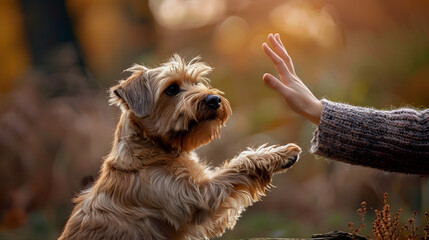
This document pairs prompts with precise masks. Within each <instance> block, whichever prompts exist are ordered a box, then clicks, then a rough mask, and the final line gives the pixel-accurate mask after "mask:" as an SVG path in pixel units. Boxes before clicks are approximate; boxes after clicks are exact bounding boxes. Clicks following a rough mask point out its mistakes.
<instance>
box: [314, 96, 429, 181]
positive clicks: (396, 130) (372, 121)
mask: <svg viewBox="0 0 429 240" xmlns="http://www.w3.org/2000/svg"><path fill="white" fill-rule="evenodd" d="M322 102H323V110H322V115H321V119H320V124H319V126H318V128H317V129H316V131H315V132H314V136H313V139H312V146H311V152H312V153H315V154H318V155H321V156H324V157H327V158H331V159H335V160H339V161H343V162H347V163H350V164H356V165H362V166H368V167H373V168H378V169H382V170H386V171H392V172H402V173H409V174H422V175H427V174H429V109H426V110H423V111H416V110H413V109H406V108H403V109H397V110H393V111H379V110H374V109H370V108H363V107H355V106H350V105H346V104H341V103H334V102H331V101H328V100H325V99H324V100H322Z"/></svg>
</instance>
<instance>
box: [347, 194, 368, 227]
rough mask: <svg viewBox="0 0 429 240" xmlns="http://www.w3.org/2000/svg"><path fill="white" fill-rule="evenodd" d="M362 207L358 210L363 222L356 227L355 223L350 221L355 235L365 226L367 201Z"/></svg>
mask: <svg viewBox="0 0 429 240" xmlns="http://www.w3.org/2000/svg"><path fill="white" fill-rule="evenodd" d="M360 205H361V208H359V209H358V210H356V212H357V214H359V216H360V217H361V223H360V225H359V227H358V228H356V229H354V224H353V223H352V222H349V229H350V231H351V233H352V234H353V235H357V234H358V233H359V231H360V230H362V228H364V227H365V214H366V212H367V211H366V202H365V201H363V202H362V203H361V204H360Z"/></svg>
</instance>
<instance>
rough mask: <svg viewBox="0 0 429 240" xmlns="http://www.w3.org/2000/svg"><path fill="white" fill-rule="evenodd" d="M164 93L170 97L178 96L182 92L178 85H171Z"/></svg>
mask: <svg viewBox="0 0 429 240" xmlns="http://www.w3.org/2000/svg"><path fill="white" fill-rule="evenodd" d="M164 92H165V93H166V94H167V95H169V96H174V95H177V94H178V93H179V92H180V88H179V85H177V84H176V83H174V84H171V85H170V86H168V88H167V89H165V91H164Z"/></svg>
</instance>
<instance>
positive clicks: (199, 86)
mask: <svg viewBox="0 0 429 240" xmlns="http://www.w3.org/2000/svg"><path fill="white" fill-rule="evenodd" d="M198 60H199V58H194V59H193V60H192V61H190V62H189V63H186V62H185V61H184V60H183V59H182V58H181V57H179V56H178V55H173V57H172V58H171V59H170V60H169V61H168V62H166V63H164V64H162V65H161V66H159V67H156V68H147V67H144V66H141V65H134V66H133V67H131V68H129V69H127V70H126V71H128V72H131V76H130V77H129V78H128V79H127V80H123V81H120V82H119V84H118V85H116V86H114V87H112V88H111V89H110V96H111V98H110V101H111V103H112V104H116V105H118V106H119V107H120V108H121V109H122V111H123V113H128V115H129V120H130V121H133V122H134V124H133V125H134V126H135V127H137V128H140V129H139V130H141V132H142V133H143V134H145V137H147V138H150V139H151V140H152V141H155V142H157V143H159V144H161V145H162V146H163V147H165V148H168V149H172V150H184V151H191V150H193V149H195V148H198V147H199V146H201V145H203V144H206V143H208V142H210V141H211V140H212V139H213V138H216V137H218V136H219V131H220V128H221V127H222V126H223V125H224V123H225V121H226V120H227V119H228V117H229V115H230V113H231V108H230V106H229V103H228V101H227V100H226V99H225V98H224V97H223V96H222V95H223V93H222V92H221V91H219V90H218V89H215V88H211V87H210V85H209V80H208V79H207V78H206V76H207V74H208V73H210V72H211V70H212V68H211V67H209V66H207V65H206V64H204V63H202V62H198Z"/></svg>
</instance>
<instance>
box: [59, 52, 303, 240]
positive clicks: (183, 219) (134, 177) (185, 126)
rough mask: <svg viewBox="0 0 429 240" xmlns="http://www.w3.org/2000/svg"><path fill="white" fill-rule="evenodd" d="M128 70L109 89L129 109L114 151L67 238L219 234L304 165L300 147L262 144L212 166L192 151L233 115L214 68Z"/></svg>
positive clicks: (177, 63) (173, 64)
mask: <svg viewBox="0 0 429 240" xmlns="http://www.w3.org/2000/svg"><path fill="white" fill-rule="evenodd" d="M126 71H128V72H130V73H131V75H130V77H129V78H128V79H126V80H125V81H120V82H119V84H118V85H116V86H114V87H112V88H111V89H110V102H111V104H114V105H117V106H119V107H120V108H121V110H122V114H121V117H120V120H119V123H118V125H117V128H116V131H115V135H114V141H113V145H112V150H111V152H110V154H108V155H107V156H106V158H105V159H104V163H103V165H102V167H101V170H100V173H99V176H98V178H97V180H96V181H95V182H94V184H93V186H92V187H90V188H89V189H87V190H84V191H83V192H82V193H81V194H80V195H79V196H77V197H76V198H75V199H74V204H75V207H74V210H73V211H72V213H71V216H70V218H69V219H68V221H67V223H66V225H65V227H64V231H63V233H62V235H61V236H60V238H59V239H60V240H66V239H145V240H155V239H161V240H162V239H168V240H170V239H171V240H182V239H188V240H191V239H208V238H211V237H215V236H221V235H222V234H223V233H224V231H225V230H226V229H227V228H229V229H232V228H233V227H234V225H235V223H236V221H237V219H238V217H239V216H240V214H241V213H242V212H243V210H244V209H245V208H246V207H248V206H250V205H252V204H253V203H254V202H255V201H257V200H259V199H260V197H261V196H263V195H264V194H265V190H266V189H267V188H269V187H270V183H271V179H272V175H273V174H274V173H279V172H284V171H285V170H286V169H288V168H289V167H291V166H292V165H293V164H294V163H295V162H296V161H297V160H298V156H299V154H300V152H301V150H300V148H299V147H298V146H297V145H295V144H287V145H285V146H267V145H262V146H260V147H258V148H255V149H251V148H248V149H247V150H245V151H243V152H241V153H240V154H239V155H238V156H236V157H235V158H233V159H231V160H229V161H226V162H225V163H224V164H223V165H222V166H220V167H218V168H210V167H208V166H207V165H206V164H205V163H203V162H201V161H200V160H199V158H198V156H197V155H196V153H195V152H194V150H195V149H196V148H198V147H200V146H201V145H204V144H207V143H209V142H210V141H212V140H213V139H214V138H217V137H219V131H220V129H221V127H222V126H224V124H225V122H226V120H227V119H228V117H229V115H230V113H231V108H230V105H229V103H228V101H227V99H226V98H224V97H223V93H222V92H221V91H220V90H218V89H215V88H211V87H210V85H209V80H208V79H207V78H206V76H207V74H208V73H210V72H211V71H212V68H211V67H209V66H207V65H206V64H205V63H203V62H200V59H199V58H195V59H193V60H192V61H190V62H186V61H185V60H184V59H183V58H181V57H180V56H178V55H176V54H175V55H173V57H172V58H171V59H170V60H169V61H167V62H166V63H164V64H162V65H160V66H158V67H155V68H147V67H144V66H141V65H134V66H133V67H131V68H129V69H128V70H126Z"/></svg>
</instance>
